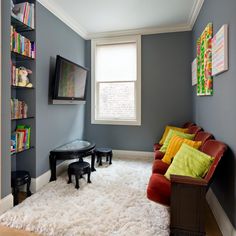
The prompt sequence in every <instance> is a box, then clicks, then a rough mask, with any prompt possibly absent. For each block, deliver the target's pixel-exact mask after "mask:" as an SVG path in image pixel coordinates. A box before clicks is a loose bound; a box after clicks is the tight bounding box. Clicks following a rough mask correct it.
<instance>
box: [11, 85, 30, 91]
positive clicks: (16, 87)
mask: <svg viewBox="0 0 236 236" xmlns="http://www.w3.org/2000/svg"><path fill="white" fill-rule="evenodd" d="M11 88H12V89H26V90H27V89H34V87H31V88H29V87H23V86H15V85H11Z"/></svg>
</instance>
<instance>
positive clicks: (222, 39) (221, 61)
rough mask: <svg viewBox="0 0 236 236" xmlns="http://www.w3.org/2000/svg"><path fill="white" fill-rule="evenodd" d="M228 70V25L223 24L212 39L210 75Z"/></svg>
mask: <svg viewBox="0 0 236 236" xmlns="http://www.w3.org/2000/svg"><path fill="white" fill-rule="evenodd" d="M226 70H228V25H223V26H222V27H221V29H220V30H219V31H218V32H217V34H216V35H215V36H214V37H213V39H212V75H217V74H219V73H222V72H224V71H226Z"/></svg>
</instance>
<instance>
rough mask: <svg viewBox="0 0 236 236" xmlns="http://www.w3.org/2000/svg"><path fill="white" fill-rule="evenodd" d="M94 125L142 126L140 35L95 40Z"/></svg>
mask: <svg viewBox="0 0 236 236" xmlns="http://www.w3.org/2000/svg"><path fill="white" fill-rule="evenodd" d="M91 109H92V110H91V115H92V123H93V124H113V125H141V36H130V37H122V38H111V39H95V40H93V41H92V106H91Z"/></svg>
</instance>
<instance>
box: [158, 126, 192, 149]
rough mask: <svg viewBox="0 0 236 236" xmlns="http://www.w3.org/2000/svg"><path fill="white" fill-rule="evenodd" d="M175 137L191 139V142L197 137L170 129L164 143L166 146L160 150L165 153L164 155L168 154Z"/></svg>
mask: <svg viewBox="0 0 236 236" xmlns="http://www.w3.org/2000/svg"><path fill="white" fill-rule="evenodd" d="M175 135H177V136H179V137H181V138H185V139H189V140H193V139H194V137H195V134H186V133H183V132H180V131H177V130H173V129H170V130H169V132H168V134H167V136H166V139H165V142H164V144H163V145H162V147H161V149H160V151H161V152H164V153H165V152H166V150H167V147H168V145H169V143H170V140H171V138H172V137H173V136H175Z"/></svg>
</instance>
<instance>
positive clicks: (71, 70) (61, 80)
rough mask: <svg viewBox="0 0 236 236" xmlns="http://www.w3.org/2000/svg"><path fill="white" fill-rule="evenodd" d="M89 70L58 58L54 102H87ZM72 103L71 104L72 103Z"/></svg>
mask: <svg viewBox="0 0 236 236" xmlns="http://www.w3.org/2000/svg"><path fill="white" fill-rule="evenodd" d="M87 75H88V69H87V68H85V67H83V66H80V65H78V64H76V63H74V62H71V61H69V60H67V59H65V58H63V57H61V56H59V55H58V56H57V60H56V71H55V78H54V89H53V100H57V101H59V103H60V102H62V100H64V101H85V99H86V98H85V95H86V82H87ZM70 103H71V102H70Z"/></svg>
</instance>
